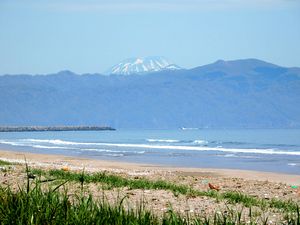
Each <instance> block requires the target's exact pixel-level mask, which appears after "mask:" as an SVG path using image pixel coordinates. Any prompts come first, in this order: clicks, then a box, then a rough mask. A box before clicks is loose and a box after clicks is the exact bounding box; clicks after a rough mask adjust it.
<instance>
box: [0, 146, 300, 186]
mask: <svg viewBox="0 0 300 225" xmlns="http://www.w3.org/2000/svg"><path fill="white" fill-rule="evenodd" d="M25 158H26V161H27V162H28V163H29V164H30V165H32V166H38V167H49V168H61V167H62V166H67V167H69V168H70V169H73V170H82V169H83V168H84V169H85V170H86V171H91V172H95V171H100V170H107V171H112V172H125V173H126V172H127V173H129V174H145V175H147V174H149V175H150V174H153V173H178V174H181V175H185V176H209V177H219V178H241V179H244V180H255V181H267V182H276V183H285V184H287V185H300V175H294V174H282V173H272V172H262V171H251V170H233V169H215V168H181V167H166V166H160V165H150V164H138V163H126V162H119V161H103V160H93V159H87V158H79V157H68V156H64V155H50V154H35V153H26V152H16V151H7V150H0V160H1V159H2V160H5V161H9V162H18V163H24V162H25Z"/></svg>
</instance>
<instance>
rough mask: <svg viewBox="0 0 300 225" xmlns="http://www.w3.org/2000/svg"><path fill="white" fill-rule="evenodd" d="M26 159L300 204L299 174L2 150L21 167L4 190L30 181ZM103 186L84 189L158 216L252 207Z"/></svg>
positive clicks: (271, 213)
mask: <svg viewBox="0 0 300 225" xmlns="http://www.w3.org/2000/svg"><path fill="white" fill-rule="evenodd" d="M25 158H26V162H27V163H28V165H29V167H30V168H42V169H62V168H68V169H69V170H74V171H82V170H83V169H84V171H85V172H100V171H106V172H109V173H113V174H118V175H120V176H123V177H126V178H130V179H139V178H146V179H149V180H166V181H169V182H173V183H176V184H183V185H188V186H190V187H191V188H193V189H195V190H200V191H208V190H209V186H208V183H211V184H213V185H218V186H219V187H220V189H221V191H220V192H221V193H222V192H228V191H229V192H230V191H233V192H239V193H243V194H246V195H248V196H252V197H255V198H259V199H263V200H267V201H268V200H271V199H278V200H283V201H290V200H292V201H293V202H296V203H297V204H300V189H299V188H295V186H298V185H300V176H299V175H292V174H280V173H269V172H259V171H247V170H230V169H214V168H178V167H165V166H159V165H149V164H137V163H125V162H116V161H103V160H93V159H85V158H76V157H67V156H63V155H47V154H33V153H25V152H15V151H7V150H0V160H4V161H8V162H12V163H18V164H16V165H14V166H13V167H14V169H13V171H12V172H9V173H5V174H4V175H1V172H0V184H1V185H11V186H14V185H15V184H17V183H20V182H21V183H22V182H24V180H26V177H25V176H26V175H25V173H24V171H25V170H24V168H25V166H24V163H25ZM2 173H3V172H2ZM68 185H69V186H68V188H69V189H70V190H73V191H74V192H77V191H78V190H80V186H79V184H78V183H70V184H68ZM99 185H101V184H95V183H90V184H86V185H85V188H86V190H88V192H91V193H92V194H93V196H94V197H96V198H100V199H101V198H102V197H103V195H105V198H106V199H108V200H109V201H110V202H117V198H119V197H121V198H122V196H126V202H127V203H126V204H127V205H128V206H133V207H134V206H136V205H137V203H138V202H141V201H142V202H143V204H145V205H146V208H147V209H149V210H151V211H154V212H156V213H158V214H162V213H166V212H168V210H169V208H170V207H172V209H173V210H174V211H176V212H179V213H182V214H185V213H186V212H190V213H195V214H204V215H213V214H214V213H215V212H216V211H219V212H226V210H228V207H230V208H231V209H232V208H233V209H234V210H236V211H238V210H241V209H243V210H244V215H245V217H247V215H248V214H249V208H247V207H246V208H244V207H243V206H242V205H241V204H231V203H228V202H227V201H224V200H221V201H220V200H218V199H213V198H210V197H205V196H201V197H200V196H198V197H195V196H187V195H176V194H174V193H172V192H171V191H168V190H140V189H136V190H131V189H129V188H127V187H123V188H118V189H111V190H103V189H101V186H99ZM251 210H256V211H257V215H260V217H259V219H260V218H262V217H267V218H269V220H270V221H277V222H278V221H283V220H284V214H283V213H282V212H281V211H280V210H277V211H276V210H273V209H267V210H265V209H264V210H262V209H259V208H258V207H257V208H255V207H254V208H252V209H251ZM270 224H271V223H270Z"/></svg>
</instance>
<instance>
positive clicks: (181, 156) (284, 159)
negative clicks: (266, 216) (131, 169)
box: [0, 129, 300, 174]
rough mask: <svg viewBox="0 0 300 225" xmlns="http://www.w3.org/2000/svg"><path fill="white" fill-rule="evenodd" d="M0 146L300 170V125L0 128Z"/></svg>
mask: <svg viewBox="0 0 300 225" xmlns="http://www.w3.org/2000/svg"><path fill="white" fill-rule="evenodd" d="M0 149H7V150H11V151H24V152H33V153H47V154H63V155H67V156H77V157H85V158H92V159H102V160H114V161H115V160H118V161H125V162H136V163H151V164H156V165H165V166H180V167H210V168H232V169H250V170H259V171H273V172H284V173H292V174H300V130H299V129H290V130H288V129H286V130H277V129H272V130H256V129H253V130H251V129H248V130H209V129H203V130H201V129H199V130H196V129H185V130H182V129H178V130H117V131H74V132H71V131H67V132H21V133H17V132H16V133H15V132H12V133H0Z"/></svg>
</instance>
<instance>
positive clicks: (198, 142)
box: [193, 140, 208, 145]
mask: <svg viewBox="0 0 300 225" xmlns="http://www.w3.org/2000/svg"><path fill="white" fill-rule="evenodd" d="M193 143H194V144H201V145H202V144H207V143H208V142H207V141H205V140H195V141H194V142H193Z"/></svg>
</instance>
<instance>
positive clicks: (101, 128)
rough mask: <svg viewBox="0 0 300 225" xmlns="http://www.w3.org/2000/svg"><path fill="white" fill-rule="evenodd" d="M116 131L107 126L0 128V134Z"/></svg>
mask: <svg viewBox="0 0 300 225" xmlns="http://www.w3.org/2000/svg"><path fill="white" fill-rule="evenodd" d="M104 130H111V131H113V130H116V129H115V128H112V127H108V126H0V132H34V131H104Z"/></svg>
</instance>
